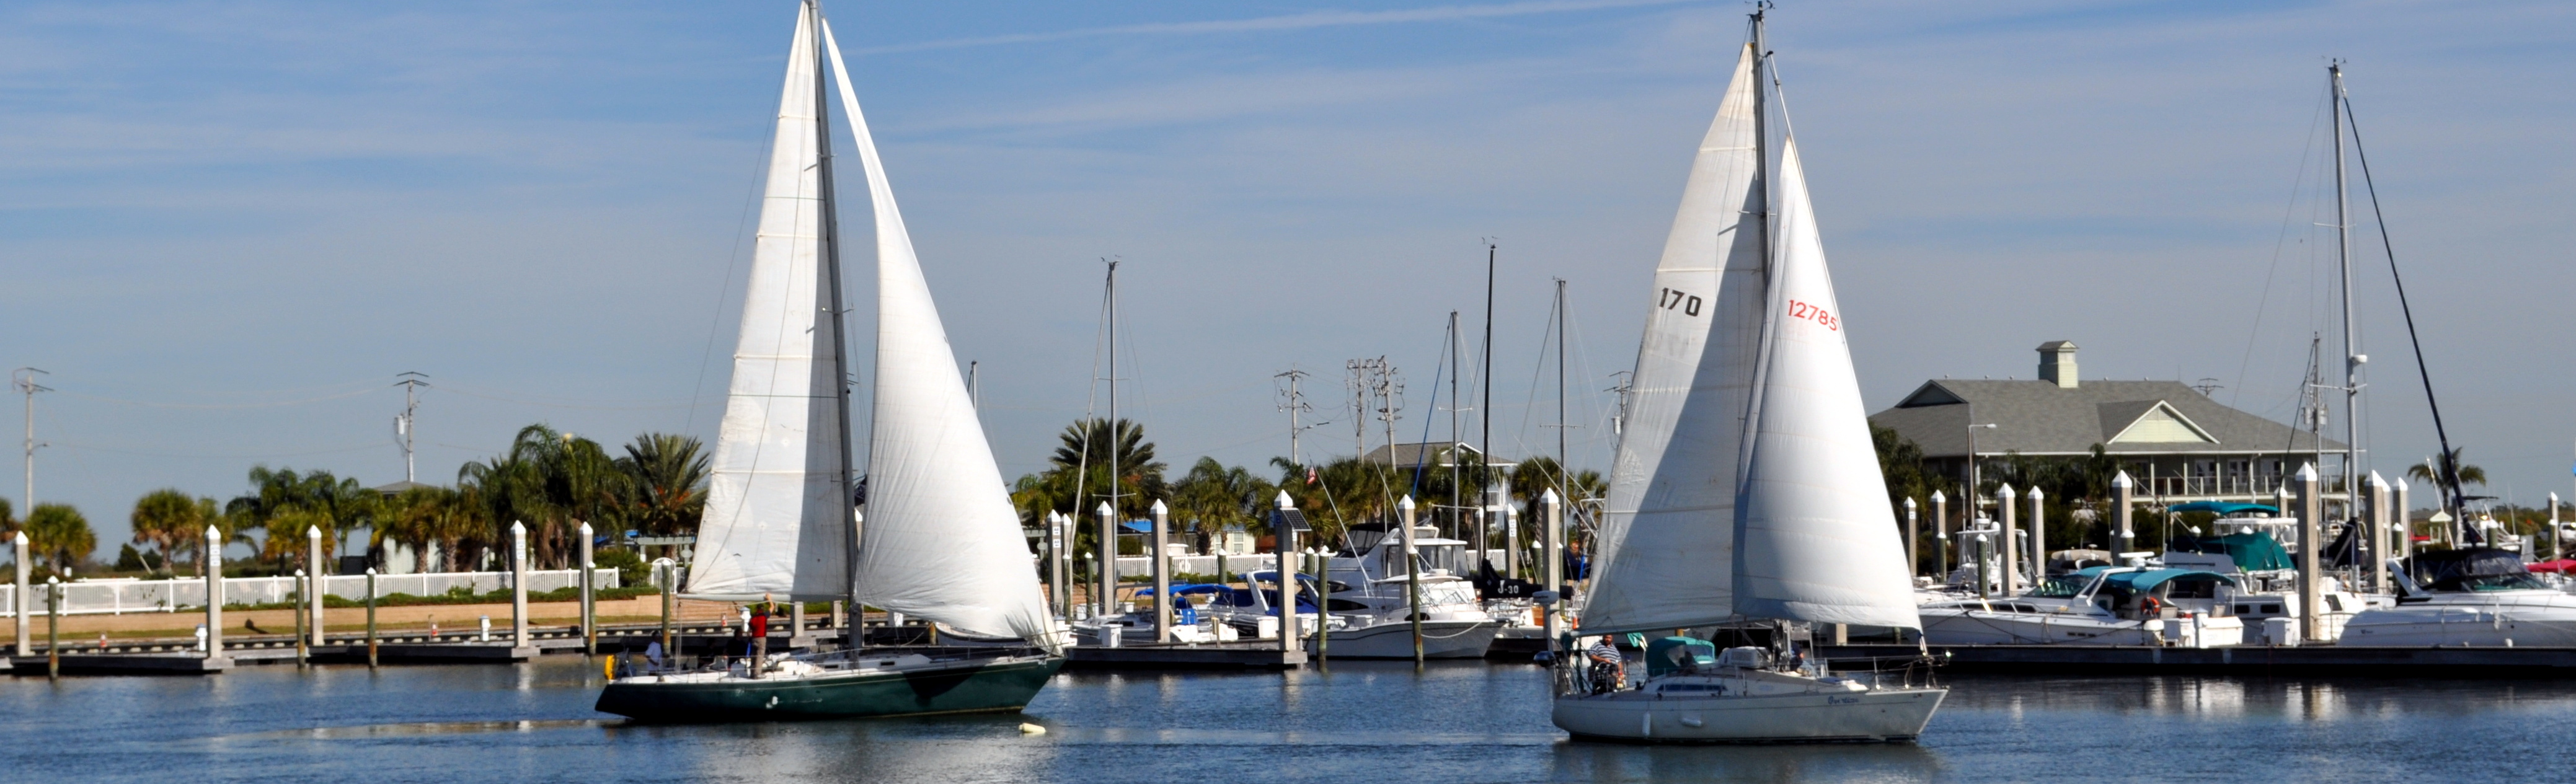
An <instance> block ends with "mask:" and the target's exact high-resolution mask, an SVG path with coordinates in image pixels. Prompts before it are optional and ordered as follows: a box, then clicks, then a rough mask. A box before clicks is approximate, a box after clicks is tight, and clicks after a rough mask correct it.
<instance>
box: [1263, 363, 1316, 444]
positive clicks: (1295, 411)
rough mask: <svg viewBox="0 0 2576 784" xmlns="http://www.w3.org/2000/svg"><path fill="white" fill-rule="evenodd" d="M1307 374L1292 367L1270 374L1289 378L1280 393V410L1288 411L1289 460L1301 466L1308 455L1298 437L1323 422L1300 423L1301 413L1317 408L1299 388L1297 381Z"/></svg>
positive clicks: (1279, 377)
mask: <svg viewBox="0 0 2576 784" xmlns="http://www.w3.org/2000/svg"><path fill="white" fill-rule="evenodd" d="M1306 375H1307V373H1306V371H1303V370H1298V369H1296V368H1293V367H1292V368H1289V369H1288V371H1287V372H1284V373H1276V374H1273V375H1271V376H1270V377H1271V378H1274V379H1281V378H1284V379H1287V380H1288V387H1287V389H1286V391H1283V392H1281V393H1280V397H1279V410H1281V411H1286V412H1288V462H1291V463H1295V464H1297V465H1301V466H1302V465H1305V464H1306V456H1305V453H1304V452H1301V451H1299V450H1298V444H1297V437H1298V436H1299V435H1300V434H1303V433H1305V432H1306V431H1307V430H1308V429H1310V428H1313V427H1314V426H1315V425H1320V424H1323V423H1321V422H1317V423H1315V424H1312V425H1308V424H1298V417H1299V415H1301V414H1304V413H1306V412H1308V411H1313V410H1315V407H1314V406H1313V405H1309V404H1308V403H1307V402H1306V393H1304V392H1300V391H1298V390H1297V382H1298V381H1300V380H1303V379H1305V378H1306Z"/></svg>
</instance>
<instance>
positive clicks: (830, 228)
mask: <svg viewBox="0 0 2576 784" xmlns="http://www.w3.org/2000/svg"><path fill="white" fill-rule="evenodd" d="M808 6H809V7H810V8H812V9H813V14H814V26H813V32H812V33H811V35H813V37H814V46H813V49H814V167H815V170H814V174H815V177H814V183H815V191H816V193H815V196H816V197H817V198H818V200H819V202H820V204H819V209H818V212H820V214H821V216H822V220H821V222H820V225H819V226H817V228H818V229H820V230H821V231H820V233H819V234H817V235H816V237H815V242H816V244H817V247H816V250H817V251H819V252H820V253H819V255H821V256H822V259H823V285H825V286H827V287H829V288H830V290H831V291H830V293H831V298H832V299H831V301H832V312H830V313H826V314H823V315H824V316H825V317H827V318H828V319H829V320H830V324H831V329H832V377H833V378H834V379H837V380H838V381H839V383H836V384H833V385H832V390H833V395H832V423H833V425H834V428H833V430H834V433H833V434H832V435H833V440H832V443H833V445H834V446H836V447H838V448H839V450H840V453H841V471H840V476H837V477H834V478H833V479H834V481H833V485H834V487H833V492H834V493H835V495H836V496H837V497H838V498H840V500H841V503H840V507H839V508H840V510H841V520H842V521H843V523H842V525H843V526H844V528H846V529H847V530H849V531H850V532H851V536H850V537H849V545H848V546H846V547H843V548H841V559H842V570H843V571H842V573H843V574H846V575H849V576H850V579H851V581H852V586H855V585H856V581H857V579H858V573H859V571H858V570H859V537H858V530H859V529H858V523H859V521H858V513H859V509H858V494H857V493H855V492H852V487H851V486H852V484H853V483H854V482H855V480H856V478H857V477H856V475H855V474H856V472H857V470H858V466H857V464H855V463H853V462H852V461H851V454H850V435H851V433H850V385H851V383H852V379H851V378H850V343H849V331H848V330H847V329H844V328H843V324H842V314H844V313H847V312H849V306H848V305H846V304H844V303H843V302H842V301H841V216H840V207H839V200H838V199H837V198H835V196H834V190H833V187H832V101H831V95H830V93H827V92H825V90H824V84H823V79H824V77H823V75H824V70H823V69H824V68H825V67H827V66H829V65H830V64H831V63H830V61H829V60H828V59H827V58H828V57H829V54H828V53H829V52H830V46H829V45H828V44H827V43H826V42H825V41H824V26H823V6H822V4H821V3H809V4H808ZM872 457H873V456H872ZM870 464H871V465H874V461H873V460H871V461H870ZM852 594H853V597H854V598H855V595H856V592H855V591H853V592H852Z"/></svg>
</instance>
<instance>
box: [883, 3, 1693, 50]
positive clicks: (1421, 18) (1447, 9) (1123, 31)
mask: <svg viewBox="0 0 2576 784" xmlns="http://www.w3.org/2000/svg"><path fill="white" fill-rule="evenodd" d="M1697 1H1698V0H1542V1H1540V2H1522V3H1502V4H1499V5H1448V6H1438V7H1434V8H1411V9H1405V10H1401V11H1314V12H1310V13H1303V14H1286V15H1281V16H1264V17H1259V18H1254V19H1220V20H1212V21H1205V22H1165V23H1159V24H1139V25H1118V26H1114V27H1086V28H1081V29H1077V30H1057V31H1054V32H1046V33H1014V34H1010V35H987V36H976V37H973V38H950V39H946V40H940V41H923V42H919V43H910V44H893V45H888V46H873V47H862V48H856V49H852V50H850V51H851V52H854V53H857V54H891V53H895V52H919V51H926V50H931V49H958V48H964V47H970V46H999V45H1004V44H1028V43H1044V42H1048V41H1065V40H1071V39H1076V38H1101V37H1107V36H1117V35H1203V34H1207V33H1249V32H1268V31H1274V30H1311V29H1315V28H1319V27H1354V26H1360V25H1381V24H1403V23H1408V22H1454V21H1459V20H1463V19H1492V18H1496V17H1506V16H1528V15H1531V14H1554V13H1566V12H1572V11H1596V10H1601V9H1607V8H1631V7H1637V6H1656V5H1677V4H1681V3H1689V2H1697Z"/></svg>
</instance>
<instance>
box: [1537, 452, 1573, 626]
mask: <svg viewBox="0 0 2576 784" xmlns="http://www.w3.org/2000/svg"><path fill="white" fill-rule="evenodd" d="M1538 501H1539V504H1540V505H1541V506H1544V507H1546V509H1544V510H1542V513H1543V514H1545V515H1547V519H1545V520H1542V521H1540V522H1541V523H1543V524H1545V525H1546V526H1547V530H1545V531H1541V532H1539V533H1540V536H1539V543H1540V545H1541V553H1540V554H1541V557H1544V558H1546V559H1547V562H1546V563H1543V564H1540V565H1539V574H1540V575H1541V576H1544V577H1545V578H1546V583H1547V589H1546V590H1550V591H1555V592H1557V594H1556V604H1554V605H1550V606H1549V607H1548V608H1547V646H1548V650H1549V651H1551V652H1556V644H1557V635H1559V634H1561V633H1563V632H1564V631H1565V617H1564V613H1563V612H1562V608H1564V607H1565V606H1566V602H1567V600H1569V599H1571V598H1572V597H1569V596H1566V595H1565V585H1564V583H1565V498H1564V497H1563V496H1559V495H1557V494H1556V488H1553V487H1551V488H1548V489H1547V490H1545V491H1543V492H1541V493H1540V494H1539V497H1538Z"/></svg>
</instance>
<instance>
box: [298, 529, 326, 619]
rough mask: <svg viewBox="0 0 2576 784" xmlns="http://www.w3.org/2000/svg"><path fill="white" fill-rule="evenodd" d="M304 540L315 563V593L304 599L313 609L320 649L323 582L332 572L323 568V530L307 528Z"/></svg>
mask: <svg viewBox="0 0 2576 784" xmlns="http://www.w3.org/2000/svg"><path fill="white" fill-rule="evenodd" d="M304 539H305V542H306V545H307V548H306V549H307V551H308V552H310V553H311V554H312V559H311V560H312V563H313V591H312V595H310V596H306V597H304V600H305V603H306V604H308V605H310V606H311V607H312V608H313V647H315V648H320V647H322V584H323V583H322V581H323V580H324V579H325V575H329V574H330V573H331V570H330V569H326V568H323V566H322V528H321V527H320V526H311V525H308V526H305V527H304Z"/></svg>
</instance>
